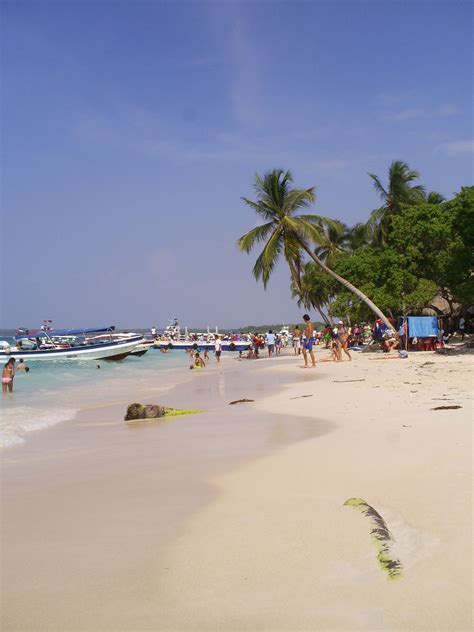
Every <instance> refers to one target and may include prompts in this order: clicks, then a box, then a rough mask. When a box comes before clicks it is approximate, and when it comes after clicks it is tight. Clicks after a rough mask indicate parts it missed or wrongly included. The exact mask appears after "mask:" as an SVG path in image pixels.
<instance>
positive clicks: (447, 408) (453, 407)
mask: <svg viewBox="0 0 474 632" xmlns="http://www.w3.org/2000/svg"><path fill="white" fill-rule="evenodd" d="M456 408H462V406H459V405H458V404H455V405H454V406H435V407H434V408H432V409H431V410H455V409H456Z"/></svg>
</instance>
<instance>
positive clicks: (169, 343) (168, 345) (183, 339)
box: [154, 318, 251, 351]
mask: <svg viewBox="0 0 474 632" xmlns="http://www.w3.org/2000/svg"><path fill="white" fill-rule="evenodd" d="M218 336H219V337H220V339H221V348H222V351H246V350H247V349H248V348H249V347H250V344H251V342H250V339H249V338H248V337H247V336H246V337H245V338H244V337H240V336H229V335H220V334H219V332H218V329H217V327H216V331H215V333H211V332H210V330H209V328H208V329H207V332H206V333H189V332H188V328H187V327H185V329H184V334H182V333H181V328H180V325H179V322H178V319H177V318H175V319H174V320H173V321H170V323H169V324H168V326H167V327H166V329H165V330H164V332H163V334H162V336H161V337H158V338H156V339H155V343H154V346H155V348H156V349H170V350H171V349H196V350H198V349H199V350H201V351H202V350H204V349H208V350H209V351H214V349H215V344H214V343H215V340H216V338H217V337H218Z"/></svg>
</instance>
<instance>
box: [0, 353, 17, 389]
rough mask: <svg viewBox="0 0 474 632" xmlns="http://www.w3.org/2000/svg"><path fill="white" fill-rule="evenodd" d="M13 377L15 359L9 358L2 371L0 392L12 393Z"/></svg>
mask: <svg viewBox="0 0 474 632" xmlns="http://www.w3.org/2000/svg"><path fill="white" fill-rule="evenodd" d="M14 377H15V358H10V359H9V360H8V362H7V363H6V364H5V366H4V367H3V371H2V391H3V392H4V393H6V392H9V393H12V392H13V378H14Z"/></svg>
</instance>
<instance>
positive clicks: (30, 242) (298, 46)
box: [0, 0, 474, 327]
mask: <svg viewBox="0 0 474 632" xmlns="http://www.w3.org/2000/svg"><path fill="white" fill-rule="evenodd" d="M0 11H1V23H0V29H1V123H2V134H1V171H0V175H1V183H0V184H1V199H0V201H1V215H2V225H1V250H2V270H1V287H0V312H1V313H0V326H2V327H17V326H30V327H34V326H38V325H40V324H41V321H42V320H43V319H47V318H50V319H53V321H54V323H55V325H57V326H65V327H66V326H70V327H75V326H95V325H103V324H116V325H118V326H122V327H133V326H135V327H146V326H151V325H156V326H157V327H163V326H165V325H166V323H167V321H168V319H169V318H172V317H174V316H177V317H179V319H180V321H181V322H182V324H183V325H184V324H185V323H187V324H189V325H196V326H197V325H199V326H206V325H210V326H211V327H214V326H215V325H216V324H218V325H219V326H221V327H238V326H239V325H242V326H243V325H247V324H260V323H281V322H296V321H298V320H299V319H300V317H301V310H300V309H299V308H298V307H297V305H296V303H295V302H294V301H292V299H291V296H290V291H289V273H288V270H287V268H286V267H285V264H284V262H281V263H280V265H279V266H278V267H277V270H276V271H275V273H274V276H273V278H272V279H271V280H270V283H269V286H268V288H267V290H266V291H264V290H263V287H262V285H261V284H259V283H257V282H256V281H255V279H254V278H253V276H252V274H251V270H252V267H253V263H254V261H255V258H256V257H257V255H258V252H255V253H252V254H251V255H250V256H249V255H246V254H243V253H241V252H239V251H238V249H237V247H236V240H237V238H238V237H240V236H241V235H242V234H243V233H245V232H247V231H248V230H250V229H251V228H253V227H254V226H255V225H256V224H257V218H256V216H255V214H254V213H253V212H252V211H251V209H249V208H247V207H246V206H245V205H244V204H243V203H242V201H241V199H240V198H241V197H242V196H246V197H249V198H253V197H254V191H253V179H254V176H255V174H256V173H259V174H262V173H263V172H265V171H268V170H271V169H274V168H282V169H290V170H291V171H292V173H293V176H294V185H295V186H297V187H310V186H316V194H317V200H316V204H315V206H314V209H313V211H314V212H315V213H318V214H322V215H329V216H331V217H334V218H337V219H340V220H342V221H344V222H346V223H348V224H354V223H356V222H358V221H364V220H366V219H367V217H368V214H369V213H370V211H371V210H372V209H374V208H376V207H377V206H378V199H377V196H376V193H375V192H374V190H373V187H372V185H371V181H370V179H369V177H368V175H367V173H368V172H374V173H376V174H378V175H379V176H381V177H382V178H383V179H384V180H385V178H386V174H387V171H388V167H389V165H390V162H391V161H392V160H396V159H400V160H404V161H406V162H408V164H409V165H410V167H411V168H413V169H417V170H418V171H420V172H421V174H422V179H421V182H422V183H423V184H424V185H425V186H426V187H427V189H428V190H436V191H439V192H441V193H442V194H443V195H445V196H447V197H451V196H452V195H453V194H454V193H455V192H457V191H459V190H460V188H461V187H462V186H466V185H469V184H471V182H472V154H473V145H474V142H473V129H472V110H471V107H472V76H473V66H472V44H471V42H472V4H471V3H470V2H468V1H459V0H449V1H447V2H445V1H444V0H430V1H428V0H427V1H417V0H411V1H410V0H405V1H402V0H373V1H372V0H368V1H364V0H351V1H350V2H349V1H348V2H344V1H338V0H331V1H330V0H325V1H320V2H317V1H312V2H301V1H292V2H286V1H282V2H277V1H271V0H267V1H246V2H231V1H224V0H222V1H220V2H204V1H202V2H201V1H199V2H198V1H196V2H181V1H174V2H171V1H170V2H158V1H153V0H148V1H145V0H141V1H136V2H132V1H131V0H130V1H128V2H123V1H120V0H114V1H112V0H109V1H101V2H99V1H96V0H87V1H82V0H81V1H75V0H69V1H68V2H64V1H61V2H49V1H47V0H42V1H41V2H37V1H29V2H24V1H22V0H14V1H12V0H6V1H5V0H3V2H2V4H1V8H0Z"/></svg>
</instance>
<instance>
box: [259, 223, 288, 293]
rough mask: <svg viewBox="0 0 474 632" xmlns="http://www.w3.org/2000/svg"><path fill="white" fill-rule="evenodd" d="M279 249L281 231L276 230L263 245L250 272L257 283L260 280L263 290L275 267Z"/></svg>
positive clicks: (280, 245)
mask: <svg viewBox="0 0 474 632" xmlns="http://www.w3.org/2000/svg"><path fill="white" fill-rule="evenodd" d="M281 247H282V244H281V231H280V230H279V229H277V230H275V231H274V232H273V234H272V236H271V237H270V239H269V240H268V241H267V243H266V244H265V247H264V249H263V250H262V252H261V254H260V255H259V257H258V258H257V260H256V262H255V265H254V267H253V270H252V272H253V275H254V277H255V278H256V279H257V281H258V280H259V279H260V278H261V279H262V282H263V287H264V288H266V287H267V284H268V281H269V279H270V276H271V274H272V272H273V270H274V268H275V266H276V263H277V260H278V256H279V254H280V252H281Z"/></svg>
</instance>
